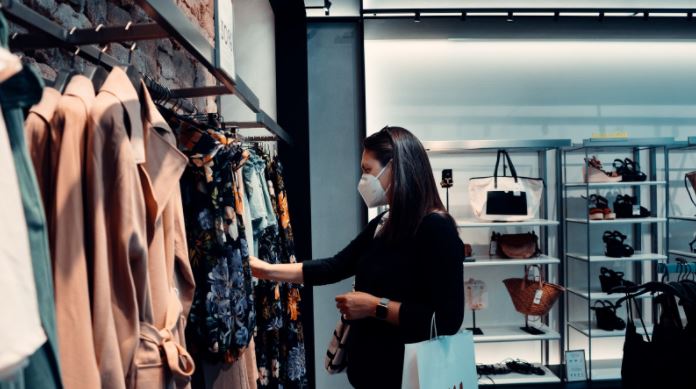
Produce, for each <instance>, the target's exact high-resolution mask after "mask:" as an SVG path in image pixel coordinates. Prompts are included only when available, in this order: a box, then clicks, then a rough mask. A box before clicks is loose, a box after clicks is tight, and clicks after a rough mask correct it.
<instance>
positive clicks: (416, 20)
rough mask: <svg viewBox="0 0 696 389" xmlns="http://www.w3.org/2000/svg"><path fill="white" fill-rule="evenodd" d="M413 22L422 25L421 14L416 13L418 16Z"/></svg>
mask: <svg viewBox="0 0 696 389" xmlns="http://www.w3.org/2000/svg"><path fill="white" fill-rule="evenodd" d="M413 22H414V23H420V22H421V19H420V12H416V16H415V17H414V18H413Z"/></svg>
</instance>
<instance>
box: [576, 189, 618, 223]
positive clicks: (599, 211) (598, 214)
mask: <svg viewBox="0 0 696 389" xmlns="http://www.w3.org/2000/svg"><path fill="white" fill-rule="evenodd" d="M583 198H584V197H583ZM589 200H590V202H591V203H592V205H591V206H590V211H589V212H590V220H612V219H616V214H615V213H614V212H612V211H611V209H610V208H609V201H608V200H607V199H606V198H604V197H602V196H600V195H598V194H593V195H591V196H590V198H589Z"/></svg>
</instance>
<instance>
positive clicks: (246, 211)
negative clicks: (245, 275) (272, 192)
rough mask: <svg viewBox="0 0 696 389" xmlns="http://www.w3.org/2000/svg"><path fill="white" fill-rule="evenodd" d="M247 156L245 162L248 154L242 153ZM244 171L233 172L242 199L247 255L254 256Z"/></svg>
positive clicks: (254, 247)
mask: <svg viewBox="0 0 696 389" xmlns="http://www.w3.org/2000/svg"><path fill="white" fill-rule="evenodd" d="M244 153H246V155H247V160H248V158H249V152H248V151H246V150H245V151H244ZM243 170H244V169H237V171H236V172H235V175H236V177H235V183H236V184H237V193H239V194H240V195H241V197H242V206H243V207H244V212H242V221H243V222H244V236H245V237H246V241H247V247H248V248H249V255H250V256H254V257H255V256H256V239H255V238H254V227H253V226H252V224H251V206H250V205H249V198H248V197H247V191H246V186H245V185H244V174H243V173H242V171H243Z"/></svg>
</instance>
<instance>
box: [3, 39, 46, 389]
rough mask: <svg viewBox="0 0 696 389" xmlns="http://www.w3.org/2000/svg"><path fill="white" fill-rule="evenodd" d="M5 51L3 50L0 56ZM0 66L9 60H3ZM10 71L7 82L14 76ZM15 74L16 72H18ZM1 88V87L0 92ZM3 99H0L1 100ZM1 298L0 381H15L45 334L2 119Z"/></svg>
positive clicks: (12, 163)
mask: <svg viewBox="0 0 696 389" xmlns="http://www.w3.org/2000/svg"><path fill="white" fill-rule="evenodd" d="M4 51H6V50H5V49H3V48H0V52H4ZM0 63H1V64H2V65H1V66H7V67H8V69H9V68H11V67H12V66H11V65H9V64H8V65H5V63H6V57H5V56H4V55H3V56H0ZM17 71H18V70H17ZM9 73H10V72H9V71H5V72H3V74H2V78H3V80H2V81H4V79H6V78H8V77H10V76H12V74H9ZM15 74H16V72H15ZM1 88H2V87H1V86H0V91H1V90H2V89H1ZM3 97H4V96H2V95H0V98H3ZM0 164H1V165H2V166H3V173H2V174H0V188H2V192H0V197H1V200H0V220H4V221H11V222H3V223H0V247H2V248H3V249H2V255H0V294H1V295H2V296H8V297H10V298H8V299H4V301H3V303H2V311H3V313H2V314H3V316H4V317H7V318H11V320H0V344H2V348H0V381H1V380H6V379H10V378H12V376H14V375H15V374H16V373H17V372H19V371H21V369H22V368H24V367H26V365H27V364H28V363H29V361H28V359H29V357H30V356H31V355H32V354H33V353H34V352H36V350H37V349H39V348H40V347H41V345H43V344H44V343H46V334H45V333H44V330H43V328H42V326H41V317H40V316H39V306H38V300H37V292H36V289H37V286H36V284H35V282H34V270H33V269H32V257H31V251H30V249H29V236H28V231H27V223H26V220H25V218H24V212H23V210H22V196H21V193H20V186H19V181H18V179H17V173H16V170H15V162H14V160H13V152H12V149H11V148H10V139H9V138H8V133H7V127H6V125H5V120H4V119H3V117H2V115H0ZM0 386H1V384H0Z"/></svg>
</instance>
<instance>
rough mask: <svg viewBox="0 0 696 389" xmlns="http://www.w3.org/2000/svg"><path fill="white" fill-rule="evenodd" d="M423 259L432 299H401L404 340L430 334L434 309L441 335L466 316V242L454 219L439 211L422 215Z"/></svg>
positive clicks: (425, 287) (452, 330)
mask: <svg viewBox="0 0 696 389" xmlns="http://www.w3.org/2000/svg"><path fill="white" fill-rule="evenodd" d="M416 239H417V240H418V243H419V245H420V250H419V252H420V253H421V258H422V259H423V263H422V266H423V276H424V279H423V283H424V285H423V290H424V292H425V293H427V295H428V296H430V303H429V304H425V303H417V302H408V301H403V302H401V309H400V311H399V330H400V331H401V337H402V340H403V341H404V343H414V342H420V341H423V340H425V339H427V338H428V336H429V334H430V322H431V319H432V316H433V312H435V318H436V323H437V331H438V335H453V334H455V333H457V331H459V329H460V327H461V325H462V321H463V320H464V264H463V258H464V244H463V243H462V241H461V239H459V233H458V231H457V227H456V226H455V225H454V224H453V223H452V221H451V220H450V219H449V218H447V217H445V216H443V215H438V214H432V215H429V216H427V217H426V218H425V219H423V222H422V223H421V226H420V228H419V231H418V234H417V236H416Z"/></svg>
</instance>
